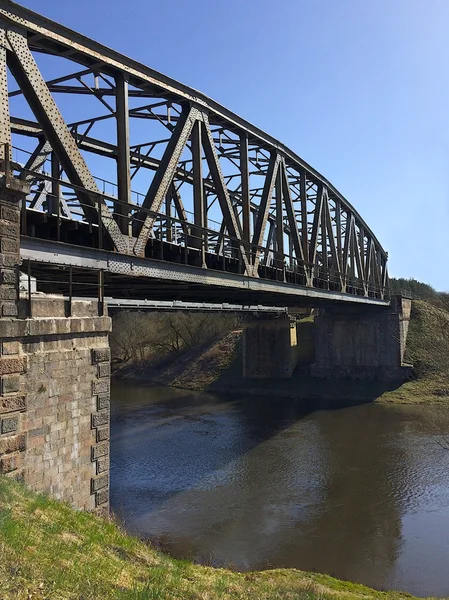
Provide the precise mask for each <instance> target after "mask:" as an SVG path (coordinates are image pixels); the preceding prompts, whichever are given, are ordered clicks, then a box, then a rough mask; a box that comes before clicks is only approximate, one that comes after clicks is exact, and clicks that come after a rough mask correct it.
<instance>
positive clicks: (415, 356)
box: [122, 301, 449, 406]
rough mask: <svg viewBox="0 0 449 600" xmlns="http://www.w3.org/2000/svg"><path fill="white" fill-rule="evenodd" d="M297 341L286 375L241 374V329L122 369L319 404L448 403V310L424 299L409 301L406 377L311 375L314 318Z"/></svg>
mask: <svg viewBox="0 0 449 600" xmlns="http://www.w3.org/2000/svg"><path fill="white" fill-rule="evenodd" d="M309 321H310V320H309ZM298 344H299V357H300V366H299V368H298V369H297V370H296V372H295V373H294V374H293V376H292V378H291V379H280V380H259V381H258V380H247V379H244V378H243V376H242V356H241V332H240V331H234V332H231V333H227V334H224V335H220V336H218V337H217V338H216V339H214V340H213V341H212V342H210V343H207V344H203V345H201V346H197V347H195V348H190V349H189V350H188V351H186V352H179V353H176V354H175V355H170V356H168V357H166V358H165V359H164V360H163V361H161V362H158V363H154V362H151V361H150V362H144V363H141V364H138V365H131V366H130V367H129V368H128V369H127V370H124V372H123V373H122V375H124V376H125V378H127V377H130V378H133V379H137V380H141V381H148V382H154V383H159V384H162V385H171V386H174V387H180V388H184V389H191V390H201V391H212V392H221V393H237V394H252V395H270V396H273V395H276V396H277V397H279V398H283V397H288V398H294V399H298V400H307V401H312V402H320V403H321V404H323V405H324V406H327V405H329V404H332V403H335V402H338V403H341V402H342V401H343V402H346V403H349V404H350V403H359V402H373V401H376V402H382V403H395V404H429V403H432V404H449V312H448V311H446V310H443V309H440V308H437V307H435V306H433V305H432V304H429V303H427V302H424V301H414V302H413V306H412V317H411V321H410V327H409V335H408V341H407V353H406V357H405V359H406V361H407V362H410V363H412V364H413V365H414V367H415V369H414V376H413V378H412V379H411V380H409V381H406V382H405V383H400V382H396V383H394V382H393V383H387V384H386V383H383V382H366V381H363V382H358V381H322V380H317V379H314V378H312V377H310V376H309V375H308V368H307V362H309V363H310V362H312V361H313V323H311V322H307V319H306V320H305V321H304V322H302V323H300V327H299V331H298Z"/></svg>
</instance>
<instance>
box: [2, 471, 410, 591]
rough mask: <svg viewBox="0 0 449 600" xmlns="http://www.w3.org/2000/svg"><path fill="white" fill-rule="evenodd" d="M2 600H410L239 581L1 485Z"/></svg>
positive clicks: (273, 575)
mask: <svg viewBox="0 0 449 600" xmlns="http://www.w3.org/2000/svg"><path fill="white" fill-rule="evenodd" d="M0 554H1V561H0V589H1V598H2V600H13V599H14V600H25V599H27V600H28V599H30V598H32V599H41V600H43V599H51V600H72V599H73V600H75V599H77V600H79V599H80V598H83V600H99V599H101V600H109V599H116V598H117V599H118V598H120V599H123V600H128V599H135V600H137V599H140V600H189V599H190V600H195V599H198V600H200V599H201V600H231V599H239V600H253V599H254V600H289V599H290V600H293V599H295V600H315V599H317V600H331V599H333V598H339V599H342V600H344V599H347V600H356V599H362V598H364V599H367V598H377V599H379V600H381V599H385V600H401V599H402V598H403V599H404V600H405V599H406V598H408V599H412V598H413V596H411V595H409V594H402V593H399V592H380V591H376V590H373V589H370V588H367V587H365V586H363V585H358V584H354V583H349V582H344V581H340V580H338V579H334V578H333V577H330V576H328V575H321V574H317V573H306V572H302V571H298V570H295V569H276V570H268V571H260V572H252V573H236V572H233V571H230V570H228V569H216V568H212V567H206V566H200V565H196V564H193V563H191V562H188V561H183V560H175V559H173V558H171V557H169V556H167V555H165V554H163V553H161V552H159V551H157V550H155V549H154V548H153V547H151V546H150V545H148V544H146V543H143V542H141V541H139V540H138V539H136V538H134V537H131V536H129V535H126V534H125V533H124V532H123V531H122V530H121V529H120V528H119V527H118V526H117V525H116V524H115V523H113V522H111V521H108V520H105V519H102V518H99V517H96V516H94V515H92V514H88V513H83V512H79V511H75V510H73V509H71V508H70V507H69V506H68V505H66V504H63V503H61V502H58V501H56V500H52V499H49V498H47V497H45V496H43V495H37V494H34V493H33V492H30V491H29V490H27V489H26V488H25V487H24V486H22V485H20V484H17V483H16V482H14V481H12V480H10V479H7V478H5V477H0Z"/></svg>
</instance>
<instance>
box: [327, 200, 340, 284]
mask: <svg viewBox="0 0 449 600" xmlns="http://www.w3.org/2000/svg"><path fill="white" fill-rule="evenodd" d="M323 209H324V210H325V218H326V229H327V238H328V240H329V248H330V251H331V256H332V265H333V269H334V271H336V272H337V275H338V277H339V282H340V286H341V287H343V279H342V276H341V265H340V257H339V255H338V252H337V246H336V244H335V237H334V230H333V228H332V220H331V213H330V209H329V198H328V194H327V190H326V192H325V194H324V206H323Z"/></svg>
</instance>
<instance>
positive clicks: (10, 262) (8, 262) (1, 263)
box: [0, 254, 20, 269]
mask: <svg viewBox="0 0 449 600" xmlns="http://www.w3.org/2000/svg"><path fill="white" fill-rule="evenodd" d="M19 263H20V255H19V254H0V267H6V268H7V269H15V268H16V267H17V265H18V264H19Z"/></svg>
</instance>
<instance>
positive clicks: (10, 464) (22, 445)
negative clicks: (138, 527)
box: [0, 177, 111, 510]
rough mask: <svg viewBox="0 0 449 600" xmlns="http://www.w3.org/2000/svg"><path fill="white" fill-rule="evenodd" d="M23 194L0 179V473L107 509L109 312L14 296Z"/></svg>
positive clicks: (17, 182)
mask: <svg viewBox="0 0 449 600" xmlns="http://www.w3.org/2000/svg"><path fill="white" fill-rule="evenodd" d="M26 193H27V189H26V186H25V185H24V184H23V183H22V182H20V180H16V179H14V178H8V177H2V178H1V179H0V474H1V475H8V476H12V477H15V478H17V479H20V480H23V481H24V482H25V483H26V484H28V485H29V486H30V487H31V488H33V489H34V490H36V491H39V492H46V493H49V494H51V495H52V496H54V497H56V498H59V499H62V500H64V501H67V502H69V503H70V504H72V505H73V506H75V507H77V508H81V509H89V510H94V509H97V510H104V509H108V507H109V388H110V352H109V343H108V332H109V330H110V328H111V320H110V319H109V317H107V316H103V315H98V304H97V302H83V301H73V302H72V303H71V307H70V317H67V316H66V315H67V314H68V310H67V308H68V307H67V302H66V301H64V299H62V298H61V297H59V298H51V297H45V296H41V297H35V298H32V299H31V302H30V299H29V298H27V299H22V300H21V299H20V298H19V266H20V232H19V221H20V202H21V201H22V200H23V199H24V198H25V196H26ZM30 309H32V310H30ZM31 315H32V316H31Z"/></svg>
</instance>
